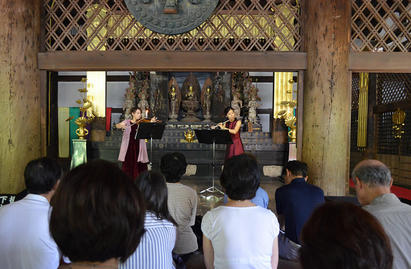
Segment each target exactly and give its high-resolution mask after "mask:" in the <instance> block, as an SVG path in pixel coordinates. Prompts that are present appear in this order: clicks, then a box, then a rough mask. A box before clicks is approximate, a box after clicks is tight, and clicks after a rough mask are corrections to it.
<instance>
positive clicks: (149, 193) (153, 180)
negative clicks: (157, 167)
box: [135, 171, 175, 224]
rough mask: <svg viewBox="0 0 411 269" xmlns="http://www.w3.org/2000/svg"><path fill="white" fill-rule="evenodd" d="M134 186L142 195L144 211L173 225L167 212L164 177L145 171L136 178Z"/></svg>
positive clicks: (172, 220) (166, 192)
mask: <svg viewBox="0 0 411 269" xmlns="http://www.w3.org/2000/svg"><path fill="white" fill-rule="evenodd" d="M135 184H136V186H137V188H138V189H139V190H140V192H141V193H142V194H143V197H144V200H145V202H146V209H147V210H149V211H151V212H153V213H154V214H155V215H156V216H157V217H158V218H159V219H166V220H169V221H170V222H172V223H174V224H175V221H174V219H173V218H172V217H171V215H170V213H169V211H168V205H167V197H168V191H167V185H166V180H165V178H164V176H163V175H162V174H160V173H158V172H154V171H146V172H144V173H142V174H141V175H140V176H139V177H138V179H137V180H136V182H135Z"/></svg>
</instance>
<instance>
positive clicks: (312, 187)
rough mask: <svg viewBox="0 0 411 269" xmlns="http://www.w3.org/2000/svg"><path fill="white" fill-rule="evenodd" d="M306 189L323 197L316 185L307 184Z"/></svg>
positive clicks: (321, 191) (322, 192)
mask: <svg viewBox="0 0 411 269" xmlns="http://www.w3.org/2000/svg"><path fill="white" fill-rule="evenodd" d="M307 188H310V189H311V191H312V192H315V193H318V194H322V195H324V191H323V190H322V189H321V188H320V187H318V186H316V185H313V184H309V183H307Z"/></svg>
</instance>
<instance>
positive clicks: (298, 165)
mask: <svg viewBox="0 0 411 269" xmlns="http://www.w3.org/2000/svg"><path fill="white" fill-rule="evenodd" d="M285 169H287V170H288V171H290V172H291V174H292V175H293V176H302V177H306V176H307V173H308V166H307V164H306V163H304V162H300V161H289V162H288V163H287V164H286V165H285Z"/></svg>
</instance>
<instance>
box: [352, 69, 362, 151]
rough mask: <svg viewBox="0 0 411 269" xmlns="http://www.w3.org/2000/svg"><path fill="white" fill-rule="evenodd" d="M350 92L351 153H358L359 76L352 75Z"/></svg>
mask: <svg viewBox="0 0 411 269" xmlns="http://www.w3.org/2000/svg"><path fill="white" fill-rule="evenodd" d="M351 85H352V91H351V139H350V144H351V145H350V147H351V151H353V152H357V151H359V149H358V147H357V135H358V134H357V132H358V100H359V95H360V76H359V74H358V73H353V74H352V84H351Z"/></svg>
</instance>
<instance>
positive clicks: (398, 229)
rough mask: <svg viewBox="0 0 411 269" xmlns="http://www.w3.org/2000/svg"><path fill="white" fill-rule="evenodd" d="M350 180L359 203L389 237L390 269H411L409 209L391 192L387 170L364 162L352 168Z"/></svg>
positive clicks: (410, 210)
mask: <svg viewBox="0 0 411 269" xmlns="http://www.w3.org/2000/svg"><path fill="white" fill-rule="evenodd" d="M352 179H353V181H354V183H355V191H356V193H357V198H358V201H359V202H360V203H361V205H363V208H364V209H365V210H367V211H368V212H370V213H371V214H372V215H374V216H375V217H376V218H377V219H378V220H379V221H380V223H381V224H382V226H383V227H384V230H385V232H386V233H387V235H388V237H389V238H390V241H391V248H392V252H393V255H394V264H393V268H394V269H403V268H411V206H409V205H407V204H404V203H402V202H401V201H400V200H399V199H398V198H397V196H395V195H394V194H392V193H391V192H390V188H391V185H392V181H393V180H392V178H391V172H390V169H388V167H387V166H386V165H385V164H383V163H382V162H380V161H377V160H364V161H361V162H360V163H358V164H357V165H356V166H355V168H354V170H353V171H352Z"/></svg>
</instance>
